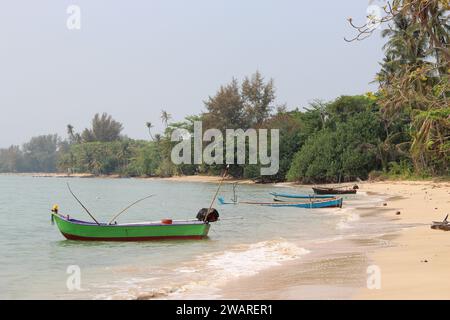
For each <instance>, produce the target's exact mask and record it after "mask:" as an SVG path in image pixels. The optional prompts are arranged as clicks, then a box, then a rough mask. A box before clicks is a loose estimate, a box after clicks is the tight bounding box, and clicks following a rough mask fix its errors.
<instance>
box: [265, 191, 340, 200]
mask: <svg viewBox="0 0 450 320" xmlns="http://www.w3.org/2000/svg"><path fill="white" fill-rule="evenodd" d="M270 194H271V195H273V196H274V197H277V198H289V199H330V198H334V196H333V195H317V194H294V193H278V192H270Z"/></svg>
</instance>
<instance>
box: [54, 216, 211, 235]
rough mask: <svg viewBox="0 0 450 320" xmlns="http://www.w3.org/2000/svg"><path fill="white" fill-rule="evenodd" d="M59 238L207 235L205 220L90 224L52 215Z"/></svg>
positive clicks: (207, 223) (207, 227)
mask: <svg viewBox="0 0 450 320" xmlns="http://www.w3.org/2000/svg"><path fill="white" fill-rule="evenodd" d="M52 221H54V222H55V223H56V225H57V226H58V228H59V230H60V231H61V233H62V235H63V236H64V237H65V238H67V239H69V240H85V241H148V240H165V239H183V240H184V239H203V238H205V237H207V236H208V231H209V228H210V223H209V221H203V220H186V221H172V220H169V219H164V220H161V221H159V222H140V223H126V224H107V223H100V224H97V223H94V222H86V221H82V220H76V219H73V218H70V217H68V216H64V215H61V214H59V213H52Z"/></svg>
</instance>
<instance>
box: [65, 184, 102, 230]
mask: <svg viewBox="0 0 450 320" xmlns="http://www.w3.org/2000/svg"><path fill="white" fill-rule="evenodd" d="M67 188H69V191H70V193H71V194H72V196H73V197H74V198H75V200H77V201H78V203H79V204H80V206H82V207H83V209H84V210H85V211H86V212H87V214H88V215H89V216H90V217H91V218H92V220H94V221H95V223H96V224H98V225H100V223H99V222H98V221H97V220H96V219H95V218H94V216H93V215H92V214H91V213H90V212H89V210H88V209H87V208H86V207H85V206H84V204H83V203H81V201H80V200H79V199H78V198H77V196H76V195H75V194H74V193H73V191H72V189H70V185H69V183H68V182H67Z"/></svg>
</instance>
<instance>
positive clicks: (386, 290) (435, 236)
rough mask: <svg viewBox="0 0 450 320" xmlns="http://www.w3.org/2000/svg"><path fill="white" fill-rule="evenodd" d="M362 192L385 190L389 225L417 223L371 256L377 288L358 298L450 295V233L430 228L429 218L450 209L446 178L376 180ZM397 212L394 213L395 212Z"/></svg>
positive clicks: (442, 215) (440, 217) (441, 215)
mask: <svg viewBox="0 0 450 320" xmlns="http://www.w3.org/2000/svg"><path fill="white" fill-rule="evenodd" d="M360 187H361V190H362V191H366V192H376V193H380V194H386V195H389V196H390V197H392V198H391V199H392V200H390V201H386V206H385V209H386V211H385V213H384V215H387V216H390V217H394V216H395V217H396V219H395V220H394V221H393V223H406V224H418V226H417V227H412V228H407V229H405V230H403V231H401V232H400V233H399V234H398V236H397V237H395V238H394V239H393V240H392V242H391V246H389V247H387V248H382V249H378V250H375V252H373V253H370V254H369V259H370V260H371V261H372V263H373V264H375V265H378V266H379V267H380V270H381V288H380V289H379V290H376V289H375V290H369V289H363V290H361V292H360V294H358V295H357V296H356V297H355V298H357V299H450V276H449V270H450V232H444V231H439V230H432V229H431V228H430V224H431V222H432V221H441V220H443V218H445V216H446V215H447V214H449V213H450V183H448V182H430V181H423V182H422V181H420V182H376V183H364V184H361V185H360ZM398 211H399V212H400V215H397V212H398Z"/></svg>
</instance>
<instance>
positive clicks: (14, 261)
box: [0, 176, 382, 299]
mask: <svg viewBox="0 0 450 320" xmlns="http://www.w3.org/2000/svg"><path fill="white" fill-rule="evenodd" d="M67 182H70V184H71V187H72V189H73V190H74V192H75V193H76V194H77V195H78V196H79V198H80V199H82V201H83V202H84V203H85V205H86V206H87V207H88V208H89V209H90V211H91V212H92V213H93V214H94V215H95V217H96V218H97V219H98V220H101V221H109V219H110V218H111V217H113V216H114V215H115V213H117V212H119V211H120V210H121V209H122V208H123V207H126V206H127V205H128V204H129V203H131V202H133V201H135V200H136V199H139V198H142V197H144V196H146V195H149V194H155V196H154V197H153V198H150V199H148V200H146V201H144V202H141V203H139V204H138V205H136V206H135V207H133V208H131V209H130V210H129V211H127V212H126V213H125V214H124V215H123V216H122V217H121V218H120V219H119V222H138V221H154V220H160V219H162V218H167V217H169V218H174V219H193V218H195V216H196V214H197V212H198V210H199V209H200V208H203V207H208V206H209V204H210V201H211V198H212V196H213V194H214V192H215V190H216V188H217V185H216V184H210V183H188V182H173V181H159V180H140V179H81V178H73V179H67V178H33V177H26V176H0V230H1V232H0V252H1V257H2V261H1V262H2V263H1V264H0V288H1V289H0V298H1V299H21V298H30V299H37V298H49V299H60V298H70V299H92V298H94V299H117V298H119V299H133V298H140V297H141V298H187V297H188V298H214V297H220V296H221V292H220V286H222V285H224V284H226V283H227V282H230V281H233V280H235V279H237V278H241V277H250V276H252V275H255V274H257V273H259V272H262V271H264V270H268V269H270V268H272V267H275V266H279V265H282V264H283V263H286V262H289V261H294V260H297V259H302V257H304V256H305V255H307V254H309V253H310V250H309V249H308V243H312V242H317V243H319V242H320V241H332V240H333V239H340V238H341V237H348V236H351V235H353V234H354V233H355V232H366V231H364V230H363V229H364V228H366V229H367V228H371V226H370V220H364V221H365V222H364V224H367V223H366V221H369V222H368V223H369V225H368V226H365V225H364V224H362V223H360V226H359V227H355V226H357V225H358V222H360V215H359V214H358V213H357V211H356V210H355V209H354V208H356V207H361V206H370V205H371V204H372V203H374V202H376V201H379V199H376V198H373V197H371V198H370V199H369V198H368V197H367V196H365V195H364V194H362V195H356V196H348V197H346V199H345V200H344V208H343V209H319V210H308V209H298V208H271V207H259V206H250V205H239V206H234V205H224V206H221V205H215V207H216V208H217V209H218V210H219V212H220V215H221V218H223V220H222V221H220V222H218V223H215V224H213V225H212V228H211V231H210V234H209V239H206V240H201V241H160V242H137V243H128V242H127V243H109V242H75V241H68V240H65V239H64V238H63V237H62V235H61V234H60V233H59V231H58V230H57V228H56V226H53V225H51V223H50V208H51V207H52V205H53V204H55V203H57V204H59V206H60V212H61V213H63V214H70V215H71V216H72V217H74V218H78V219H83V220H89V216H87V214H86V213H84V212H83V210H82V209H81V208H80V207H79V205H78V204H77V203H76V202H75V200H74V199H73V198H72V197H71V196H70V194H69V192H68V191H67V188H66V183H67ZM274 189H277V190H279V191H282V190H289V192H299V193H300V192H302V193H309V192H310V190H309V189H303V190H302V189H298V188H297V189H285V188H281V187H276V186H259V185H240V186H239V187H238V195H239V197H240V198H241V200H261V201H267V200H270V199H271V197H270V195H269V194H268V192H270V191H273V190H274ZM231 190H232V187H231V185H224V186H223V189H222V192H221V193H220V194H221V195H223V196H225V198H227V199H230V198H231V197H232V192H231ZM361 226H362V227H361ZM361 228H362V229H361ZM371 230H372V232H378V231H376V230H375V229H374V228H371ZM374 230H375V231H374ZM379 231H380V232H382V230H379ZM69 266H78V267H79V268H80V271H81V290H73V291H70V290H69V289H68V286H67V280H68V277H69V274H68V273H67V270H68V267H69Z"/></svg>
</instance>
